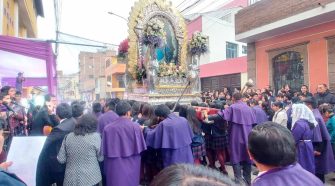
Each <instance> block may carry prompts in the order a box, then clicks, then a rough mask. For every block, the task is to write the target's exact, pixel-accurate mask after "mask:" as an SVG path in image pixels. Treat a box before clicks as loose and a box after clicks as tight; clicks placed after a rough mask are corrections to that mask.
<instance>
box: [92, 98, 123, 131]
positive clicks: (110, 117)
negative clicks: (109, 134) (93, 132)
mask: <svg viewBox="0 0 335 186" xmlns="http://www.w3.org/2000/svg"><path fill="white" fill-rule="evenodd" d="M114 109H115V102H114V101H112V100H111V101H109V102H108V103H107V105H106V106H105V113H104V114H102V115H101V116H100V117H99V118H98V128H97V131H98V132H99V133H100V134H101V135H102V134H103V131H104V128H105V127H106V126H107V125H109V124H111V123H112V122H114V121H115V120H116V119H117V118H118V117H119V116H118V115H117V114H116V113H115V112H114V111H113V110H114Z"/></svg>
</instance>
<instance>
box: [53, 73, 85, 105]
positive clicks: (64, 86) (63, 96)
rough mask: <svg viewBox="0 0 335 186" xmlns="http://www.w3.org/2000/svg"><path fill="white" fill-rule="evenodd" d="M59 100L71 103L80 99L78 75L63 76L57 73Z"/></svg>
mask: <svg viewBox="0 0 335 186" xmlns="http://www.w3.org/2000/svg"><path fill="white" fill-rule="evenodd" d="M57 80H58V87H57V88H58V93H57V96H59V99H60V100H62V101H73V100H79V99H81V97H80V94H79V86H78V84H79V73H73V74H63V71H57Z"/></svg>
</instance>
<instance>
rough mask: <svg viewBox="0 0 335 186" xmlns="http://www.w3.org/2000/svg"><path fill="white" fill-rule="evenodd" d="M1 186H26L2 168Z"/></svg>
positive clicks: (0, 171)
mask: <svg viewBox="0 0 335 186" xmlns="http://www.w3.org/2000/svg"><path fill="white" fill-rule="evenodd" d="M0 185H6V186H26V184H25V183H24V182H23V181H21V180H20V179H19V178H18V177H17V176H16V175H15V174H12V173H9V172H6V171H4V170H3V169H1V168H0Z"/></svg>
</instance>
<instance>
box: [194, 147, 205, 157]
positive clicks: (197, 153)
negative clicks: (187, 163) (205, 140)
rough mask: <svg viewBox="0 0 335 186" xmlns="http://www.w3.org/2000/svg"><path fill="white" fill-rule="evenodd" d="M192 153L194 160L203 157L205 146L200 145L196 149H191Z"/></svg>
mask: <svg viewBox="0 0 335 186" xmlns="http://www.w3.org/2000/svg"><path fill="white" fill-rule="evenodd" d="M192 153H193V158H194V159H199V158H201V157H203V156H206V145H205V144H202V145H199V146H196V147H192Z"/></svg>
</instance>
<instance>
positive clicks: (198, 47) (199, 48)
mask: <svg viewBox="0 0 335 186" xmlns="http://www.w3.org/2000/svg"><path fill="white" fill-rule="evenodd" d="M189 47H190V52H191V55H192V56H195V55H198V56H200V55H202V54H204V53H206V52H207V51H208V36H205V35H203V34H202V33H201V32H195V33H194V34H193V35H192V39H191V41H190V44H189Z"/></svg>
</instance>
